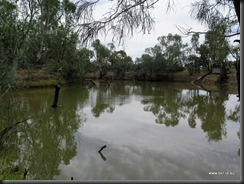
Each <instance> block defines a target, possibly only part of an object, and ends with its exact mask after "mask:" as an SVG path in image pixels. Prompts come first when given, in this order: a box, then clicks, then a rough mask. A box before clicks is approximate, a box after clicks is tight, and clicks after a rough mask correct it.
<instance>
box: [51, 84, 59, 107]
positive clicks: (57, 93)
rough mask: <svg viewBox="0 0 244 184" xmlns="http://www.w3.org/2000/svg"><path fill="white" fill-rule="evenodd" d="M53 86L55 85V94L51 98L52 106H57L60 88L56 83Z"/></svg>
mask: <svg viewBox="0 0 244 184" xmlns="http://www.w3.org/2000/svg"><path fill="white" fill-rule="evenodd" d="M54 87H55V94H54V100H53V105H52V107H57V106H58V95H59V90H60V88H61V85H60V84H57V85H55V86H54Z"/></svg>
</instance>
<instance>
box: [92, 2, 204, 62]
mask: <svg viewBox="0 0 244 184" xmlns="http://www.w3.org/2000/svg"><path fill="white" fill-rule="evenodd" d="M167 2H168V0H160V1H159V2H158V3H157V4H156V7H155V9H154V10H153V16H154V17H155V26H154V30H153V31H152V32H151V33H150V34H145V35H143V34H142V33H135V34H134V35H133V37H132V38H129V37H128V38H126V39H125V44H124V45H123V46H118V45H117V43H115V46H116V50H121V49H123V50H125V51H126V53H127V54H128V55H129V56H131V57H132V58H133V59H135V58H136V57H140V56H141V55H142V54H143V53H144V51H145V49H146V48H149V47H153V46H154V45H156V44H157V43H158V41H157V38H158V37H159V36H167V35H168V34H169V33H172V34H175V33H177V34H179V35H181V33H180V32H179V30H178V29H177V27H176V26H181V27H184V28H189V27H192V30H194V31H206V30H207V28H206V26H204V25H201V24H200V23H199V22H198V21H196V20H194V19H193V18H191V17H190V13H189V12H190V8H191V6H190V5H191V3H192V2H194V0H184V1H180V0H175V3H176V5H175V6H174V7H173V9H171V10H170V11H169V12H167ZM109 4H110V1H108V0H102V3H101V4H100V5H99V6H97V8H96V11H95V12H94V15H95V16H101V15H103V14H104V12H105V11H106V10H108V8H109V7H110V6H109ZM181 36H183V35H181ZM190 38H191V37H186V38H183V41H184V43H185V42H188V41H189V40H190ZM99 39H100V41H101V43H102V44H104V45H106V44H107V43H109V42H112V39H111V37H110V36H108V37H107V38H106V39H105V38H104V37H99Z"/></svg>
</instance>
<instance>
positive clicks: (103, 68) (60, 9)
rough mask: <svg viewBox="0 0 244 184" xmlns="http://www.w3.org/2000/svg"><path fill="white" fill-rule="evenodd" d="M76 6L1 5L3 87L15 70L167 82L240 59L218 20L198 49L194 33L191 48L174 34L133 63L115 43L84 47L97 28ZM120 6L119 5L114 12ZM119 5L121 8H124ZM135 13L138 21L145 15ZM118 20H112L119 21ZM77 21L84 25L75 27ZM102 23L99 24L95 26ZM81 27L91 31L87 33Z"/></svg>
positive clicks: (9, 0) (44, 0) (26, 1)
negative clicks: (180, 74)
mask: <svg viewBox="0 0 244 184" xmlns="http://www.w3.org/2000/svg"><path fill="white" fill-rule="evenodd" d="M80 3H81V1H79V2H74V1H69V0H63V1H60V0H53V1H48V0H37V1H30V0H18V1H13V0H2V1H1V2H0V11H1V18H0V52H1V55H0V73H1V75H0V83H1V85H2V86H3V85H4V84H9V83H11V82H13V81H14V79H15V78H16V73H17V70H18V69H19V68H24V69H27V70H29V71H31V70H33V69H36V68H39V69H43V70H46V71H48V72H50V73H54V74H59V75H61V76H62V77H64V78H71V79H74V78H82V77H83V76H84V74H85V73H87V72H94V71H99V73H100V74H99V78H100V79H102V78H104V77H105V76H106V73H107V72H108V71H113V72H114V73H115V74H116V79H123V78H124V75H125V72H135V73H137V74H138V75H139V78H141V79H143V80H150V79H152V78H153V76H154V78H155V76H156V78H157V77H161V78H165V77H166V78H167V76H168V75H169V74H170V73H173V72H177V71H182V70H184V69H187V70H188V71H189V74H192V73H194V72H197V71H198V72H199V70H200V69H207V70H210V69H211V66H212V65H213V64H218V65H221V66H222V65H224V64H226V63H227V62H228V59H227V57H228V55H230V54H232V56H234V57H235V58H236V60H238V59H239V47H238V46H233V44H230V42H229V41H228V40H227V39H228V37H225V36H216V35H225V34H227V33H228V31H229V28H230V27H231V26H230V25H231V23H229V22H227V21H221V20H222V19H223V18H222V19H221V17H217V18H218V19H217V20H220V21H217V23H216V22H214V25H212V24H213V23H212V24H211V26H210V28H211V29H210V30H209V31H208V32H206V33H205V39H204V42H203V43H202V44H199V33H194V34H192V38H191V42H190V43H183V41H182V37H181V36H180V35H178V34H174V35H173V34H168V35H166V36H161V37H159V38H158V42H159V43H158V44H157V45H155V46H153V47H151V48H146V49H145V53H144V54H142V55H141V57H139V58H136V59H135V61H133V60H132V58H131V57H130V56H128V55H127V53H126V52H125V51H124V50H119V51H117V50H116V47H115V45H114V43H110V44H108V45H104V44H102V43H101V42H100V40H99V39H93V40H92V41H91V49H88V47H86V45H85V42H86V41H87V40H88V37H89V34H90V37H89V38H95V33H94V32H96V31H94V30H96V29H97V31H98V30H100V31H101V29H99V28H97V27H96V25H97V24H98V22H96V21H94V25H93V27H91V22H92V19H89V17H90V16H91V15H90V14H88V13H89V12H90V13H91V12H92V9H90V11H88V10H89V9H87V8H88V7H90V8H92V7H93V5H94V4H92V3H91V2H88V1H86V3H85V2H83V3H82V4H80ZM143 3H149V2H147V1H143ZM122 4H123V3H122V2H121V4H119V5H118V7H117V8H119V7H120V6H122ZM136 5H137V6H138V5H139V4H136ZM136 5H135V6H136ZM140 5H141V6H142V4H140ZM143 5H146V4H143ZM123 6H125V7H123V8H126V5H125V4H124V5H123ZM195 6H196V5H195ZM82 8H83V9H82ZM121 8H122V7H121ZM127 8H129V7H127ZM130 8H133V7H131V6H130ZM195 9H197V8H195ZM232 9H233V8H232ZM127 10H128V9H127ZM121 11H122V10H121ZM128 12H130V11H129V10H128ZM124 13H125V14H126V12H124ZM137 13H138V14H139V13H141V14H140V15H141V16H143V14H144V13H146V12H137ZM205 14H206V12H205ZM84 15H87V17H86V18H85V17H84ZM118 16H119V15H118ZM118 16H117V17H114V19H116V18H119V17H118ZM197 16H198V15H197ZM132 17H133V16H132ZM132 17H131V19H132ZM81 19H82V20H84V21H85V20H86V21H88V22H87V23H84V22H82V23H80V21H81ZM114 19H113V18H111V17H110V19H109V20H107V21H108V22H110V23H112V22H113V21H114ZM148 19H149V18H148ZM198 19H200V18H199V17H198ZM102 20H103V19H102ZM151 21H152V20H151ZM101 22H102V21H101V20H100V24H101ZM152 22H153V21H152ZM100 24H99V25H100ZM121 24H122V25H123V24H124V23H121ZM232 24H233V25H236V22H234V21H232ZM84 26H88V27H89V26H90V27H89V28H90V29H89V30H90V32H89V30H86V29H85V27H84ZM127 26H129V25H127ZM131 26H133V25H131ZM86 28H87V27H86ZM149 28H150V26H149V25H148V29H149ZM131 29H132V27H131ZM145 29H146V28H145ZM85 30H86V31H88V32H86V33H87V39H86V38H85V36H84V31H85ZM121 34H122V33H121ZM82 37H83V38H82ZM224 80H225V78H224V77H223V81H224Z"/></svg>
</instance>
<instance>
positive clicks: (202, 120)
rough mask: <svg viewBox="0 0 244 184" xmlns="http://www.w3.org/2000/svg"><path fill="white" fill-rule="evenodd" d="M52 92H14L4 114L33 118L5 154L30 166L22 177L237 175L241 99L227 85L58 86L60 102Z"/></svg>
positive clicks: (190, 177)
mask: <svg viewBox="0 0 244 184" xmlns="http://www.w3.org/2000/svg"><path fill="white" fill-rule="evenodd" d="M53 95H54V89H53V88H45V89H44V88H43V89H31V90H23V91H20V92H18V93H17V95H15V97H16V98H17V99H18V100H19V101H20V108H19V109H21V110H18V111H17V110H16V111H15V112H12V113H11V115H10V116H9V118H10V117H12V116H13V117H14V118H15V119H16V121H17V119H25V118H26V117H29V116H30V119H28V121H27V123H25V124H23V125H22V126H24V130H22V131H19V132H18V133H17V134H16V137H15V139H14V140H11V143H13V142H14V145H13V146H12V147H11V148H9V149H8V151H6V152H4V153H5V154H6V155H5V159H8V160H11V161H12V162H15V163H18V164H19V165H21V166H22V168H27V169H28V171H29V172H28V175H27V177H26V179H29V180H71V177H72V178H73V179H74V180H81V181H88V180H89V181H94V180H99V181H105V180H114V181H125V180H155V181H156V180H160V181H168V180H170V181H171V180H173V181H179V180H181V181H188V180H195V181H206V180H240V170H241V164H240V102H239V101H238V98H237V97H236V94H228V93H227V91H226V90H225V88H219V89H218V90H215V91H206V90H203V89H200V88H196V87H191V86H189V85H187V87H186V86H184V84H177V83H159V82H158V83H156V82H155V83H153V82H113V83H112V84H111V86H106V85H102V84H101V85H100V86H92V87H87V86H82V85H77V86H62V87H61V90H60V95H59V101H58V105H59V107H57V108H52V107H51V105H52V101H53ZM5 115H6V116H7V114H6V113H5ZM104 145H106V148H104V149H103V150H102V151H101V152H98V150H99V149H100V148H101V147H102V146H104ZM11 150H12V151H11Z"/></svg>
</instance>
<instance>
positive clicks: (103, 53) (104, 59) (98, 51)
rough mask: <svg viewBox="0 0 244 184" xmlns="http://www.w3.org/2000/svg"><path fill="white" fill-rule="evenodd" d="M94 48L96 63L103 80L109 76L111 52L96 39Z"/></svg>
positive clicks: (100, 77) (93, 44)
mask: <svg viewBox="0 0 244 184" xmlns="http://www.w3.org/2000/svg"><path fill="white" fill-rule="evenodd" d="M92 47H93V49H94V56H95V60H94V63H95V65H96V66H97V69H98V70H99V72H100V76H99V79H103V78H104V76H105V75H106V74H107V71H108V67H109V56H110V50H109V48H107V47H106V46H105V45H103V44H102V43H101V42H100V40H99V39H96V40H95V41H94V42H93V43H92Z"/></svg>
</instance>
